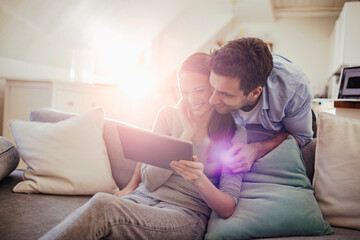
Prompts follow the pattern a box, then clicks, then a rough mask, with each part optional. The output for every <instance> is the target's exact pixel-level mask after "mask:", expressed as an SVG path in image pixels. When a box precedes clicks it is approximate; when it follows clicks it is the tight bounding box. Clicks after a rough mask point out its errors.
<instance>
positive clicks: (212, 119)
mask: <svg viewBox="0 0 360 240" xmlns="http://www.w3.org/2000/svg"><path fill="white" fill-rule="evenodd" d="M208 58H209V55H208V54H205V53H196V54H193V55H191V56H190V57H189V58H187V59H186V60H185V61H184V63H183V64H182V66H181V67H180V69H179V72H178V80H179V88H180V92H181V97H182V99H181V101H180V103H179V104H178V106H177V107H164V108H163V109H162V110H160V112H159V114H158V117H157V120H156V122H155V125H154V128H153V131H155V132H158V133H162V134H166V135H171V136H174V137H179V138H182V139H186V140H190V141H192V142H193V147H194V153H195V155H197V157H194V159H193V161H186V160H180V161H172V162H171V164H170V166H171V167H172V169H174V171H171V170H167V169H162V168H158V167H154V166H150V165H146V164H141V163H138V164H137V166H136V169H135V171H134V175H133V177H132V179H131V180H130V182H129V184H128V185H127V186H126V187H125V188H124V189H123V190H121V191H120V192H118V193H117V194H115V195H116V196H113V195H110V194H105V193H97V194H95V195H94V196H93V197H92V198H91V199H90V200H89V202H87V203H86V204H85V205H84V206H82V207H80V208H79V209H77V210H76V211H75V212H73V213H72V214H71V215H70V216H68V217H67V218H66V219H65V220H64V221H63V222H62V223H60V224H59V225H58V226H56V227H55V228H54V229H52V230H51V231H50V232H48V233H47V234H46V235H45V236H43V238H42V239H74V238H75V239H81V238H84V239H112V238H114V239H161V238H163V239H202V238H203V236H204V233H205V230H206V225H207V220H208V218H209V216H210V212H211V209H212V210H213V211H215V212H216V213H217V214H218V215H219V216H220V217H223V218H227V217H229V216H231V214H232V213H233V211H234V210H235V206H236V203H237V198H238V196H239V193H240V184H241V175H239V174H238V175H233V174H231V173H228V172H227V171H225V170H224V169H223V170H221V166H220V164H219V163H218V161H216V157H212V158H211V157H207V155H209V153H210V152H209V151H207V149H208V147H209V143H208V142H209V141H208V137H209V136H210V139H211V141H210V145H211V144H212V143H215V142H216V143H218V142H219V141H220V140H221V141H223V140H224V139H225V142H226V141H227V142H229V139H231V137H232V136H233V134H234V126H235V125H234V122H233V120H232V117H231V116H229V115H227V116H221V115H218V114H217V113H216V111H214V109H213V107H212V106H211V105H210V104H209V98H210V96H211V87H210V83H209V76H210V70H209V68H208ZM220 123H221V124H220ZM224 136H225V137H224ZM226 139H227V140H226ZM220 175H221V176H220ZM219 178H220V185H219V189H218V188H217V187H216V185H217V184H218V183H219ZM209 207H210V208H211V209H210V208H209Z"/></svg>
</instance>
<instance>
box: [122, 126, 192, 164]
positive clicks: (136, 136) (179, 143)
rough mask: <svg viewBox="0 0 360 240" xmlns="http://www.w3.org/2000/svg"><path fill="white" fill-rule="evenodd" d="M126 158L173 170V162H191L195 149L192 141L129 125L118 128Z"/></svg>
mask: <svg viewBox="0 0 360 240" xmlns="http://www.w3.org/2000/svg"><path fill="white" fill-rule="evenodd" d="M117 131H118V135H119V138H120V142H121V147H122V150H123V153H124V156H125V158H127V159H130V160H134V161H137V162H142V163H146V164H150V165H153V166H157V167H161V168H166V169H171V170H172V168H171V167H170V162H171V161H173V160H190V161H192V157H193V148H192V143H191V142H190V141H184V140H180V139H178V138H174V137H170V136H166V135H162V134H158V133H154V132H151V131H149V130H145V129H142V128H138V127H135V126H132V125H128V124H125V123H124V124H123V123H122V124H119V125H118V126H117Z"/></svg>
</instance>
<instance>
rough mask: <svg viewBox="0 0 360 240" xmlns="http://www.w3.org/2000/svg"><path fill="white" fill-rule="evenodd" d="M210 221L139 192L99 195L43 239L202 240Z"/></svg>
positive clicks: (202, 216)
mask: <svg viewBox="0 0 360 240" xmlns="http://www.w3.org/2000/svg"><path fill="white" fill-rule="evenodd" d="M207 220H208V219H207V217H206V216H204V215H203V214H200V213H197V212H194V211H191V210H188V209H186V208H182V207H179V206H176V205H173V204H169V203H165V202H162V201H159V200H156V199H153V198H151V197H149V196H146V195H144V194H142V193H140V192H138V191H135V192H134V193H132V194H131V195H128V196H125V197H122V198H119V197H116V196H113V195H110V194H106V193H97V194H95V195H94V196H93V197H92V198H91V199H90V200H89V201H88V202H87V203H86V204H84V205H83V206H82V207H80V208H78V209H77V210H75V211H74V212H73V213H71V214H70V215H69V216H68V217H67V218H66V219H65V220H64V221H62V222H61V223H60V224H59V225H57V226H56V227H55V228H53V229H52V230H50V231H49V232H48V233H47V234H45V235H44V236H43V237H42V238H41V239H43V240H44V239H164V240H165V239H166V240H168V239H202V238H203V236H204V233H205V230H206V224H207Z"/></svg>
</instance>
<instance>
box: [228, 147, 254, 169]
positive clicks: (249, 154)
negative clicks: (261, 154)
mask: <svg viewBox="0 0 360 240" xmlns="http://www.w3.org/2000/svg"><path fill="white" fill-rule="evenodd" d="M257 149H258V148H257V145H256V144H255V143H252V144H244V143H237V144H235V145H233V146H232V147H231V148H230V149H229V150H228V151H227V152H226V153H225V154H224V155H223V157H222V158H223V159H222V161H223V163H225V165H226V166H227V167H228V168H230V169H231V170H232V172H233V173H239V172H248V171H249V170H250V169H251V167H252V165H253V163H254V162H255V160H256V159H257V156H258V150H257Z"/></svg>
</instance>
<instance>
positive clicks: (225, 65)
mask: <svg viewBox="0 0 360 240" xmlns="http://www.w3.org/2000/svg"><path fill="white" fill-rule="evenodd" d="M210 67H211V75H210V83H211V85H212V87H213V89H214V91H213V94H212V96H211V98H210V100H209V101H210V103H211V104H213V105H214V107H215V109H216V111H217V112H219V113H222V114H225V113H230V112H231V113H232V115H233V117H234V120H235V123H236V124H237V125H238V126H241V127H244V128H246V129H247V131H248V129H249V128H248V127H250V126H258V127H260V128H262V129H264V130H265V131H263V133H265V135H266V136H267V138H266V140H264V139H262V140H261V141H255V140H254V139H253V140H252V141H253V142H252V143H249V141H248V144H235V145H234V146H232V147H231V148H230V150H229V155H230V156H231V158H232V161H230V162H232V164H231V165H230V166H229V167H230V168H231V169H232V170H233V172H234V173H237V172H246V171H249V170H250V168H251V166H252V164H253V163H254V161H255V160H256V159H259V158H261V157H263V156H264V155H265V154H267V153H268V152H270V151H271V150H272V149H274V148H275V147H276V146H278V145H279V144H280V143H281V142H282V141H283V140H285V139H286V138H287V137H288V135H289V134H291V135H292V136H293V137H294V138H295V140H296V141H297V143H298V144H299V146H300V148H302V147H303V146H305V145H306V144H307V143H308V142H310V141H311V140H312V115H311V101H312V93H311V90H310V85H309V84H310V81H309V79H308V78H307V77H306V76H305V74H304V73H303V72H302V71H301V70H300V69H299V68H298V67H297V66H295V65H294V64H292V63H291V62H290V61H288V60H287V59H285V58H283V57H281V56H278V55H271V53H270V51H269V49H268V47H267V45H266V44H265V43H264V42H263V41H262V40H260V39H257V38H241V39H237V40H233V41H230V42H228V43H227V44H225V45H224V46H222V47H221V48H220V49H218V50H216V51H214V52H213V53H212V54H211V58H210Z"/></svg>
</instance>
